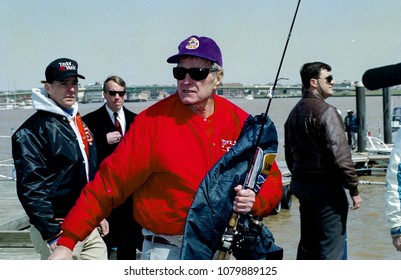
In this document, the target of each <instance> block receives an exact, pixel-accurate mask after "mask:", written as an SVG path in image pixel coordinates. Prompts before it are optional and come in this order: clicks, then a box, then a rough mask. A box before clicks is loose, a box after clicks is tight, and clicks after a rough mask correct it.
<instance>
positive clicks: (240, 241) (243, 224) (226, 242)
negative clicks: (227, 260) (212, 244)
mask: <svg viewBox="0 0 401 280" xmlns="http://www.w3.org/2000/svg"><path fill="white" fill-rule="evenodd" d="M261 232H262V218H260V217H253V216H252V215H250V214H248V215H240V216H239V218H238V223H237V227H236V228H235V229H228V230H226V231H225V232H224V234H223V237H222V243H221V247H220V250H221V251H225V252H235V251H237V250H253V249H254V248H255V247H256V244H257V238H258V236H259V235H260V234H261Z"/></svg>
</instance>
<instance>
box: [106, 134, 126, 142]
mask: <svg viewBox="0 0 401 280" xmlns="http://www.w3.org/2000/svg"><path fill="white" fill-rule="evenodd" d="M121 138H122V135H121V134H120V132H118V131H113V132H109V133H107V134H106V139H107V144H109V145H114V144H117V143H119V142H120V141H121Z"/></svg>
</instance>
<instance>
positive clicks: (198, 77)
mask: <svg viewBox="0 0 401 280" xmlns="http://www.w3.org/2000/svg"><path fill="white" fill-rule="evenodd" d="M214 71H216V70H215V69H210V68H189V69H187V68H184V67H174V68H173V76H174V78H176V79H177V80H184V79H185V76H186V75H187V73H188V74H189V76H190V77H191V79H192V80H195V81H202V80H204V79H206V77H207V75H209V73H210V72H214Z"/></svg>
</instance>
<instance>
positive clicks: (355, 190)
mask: <svg viewBox="0 0 401 280" xmlns="http://www.w3.org/2000/svg"><path fill="white" fill-rule="evenodd" d="M349 194H350V196H357V195H358V194H359V190H358V187H356V188H349Z"/></svg>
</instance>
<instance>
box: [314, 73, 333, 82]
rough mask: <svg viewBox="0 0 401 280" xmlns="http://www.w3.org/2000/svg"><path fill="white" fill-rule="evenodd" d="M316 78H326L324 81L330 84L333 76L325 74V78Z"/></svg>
mask: <svg viewBox="0 0 401 280" xmlns="http://www.w3.org/2000/svg"><path fill="white" fill-rule="evenodd" d="M317 79H324V80H326V81H327V82H328V83H329V84H330V83H331V81H332V80H333V76H332V75H330V76H327V77H326V78H317Z"/></svg>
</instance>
